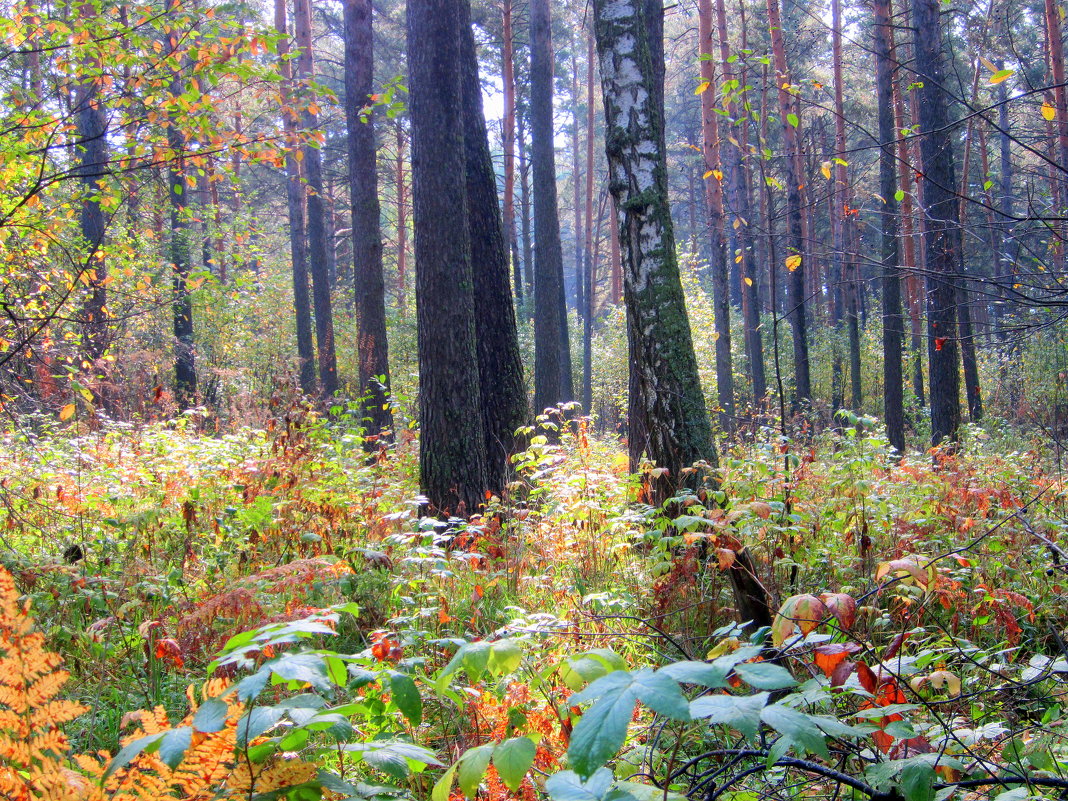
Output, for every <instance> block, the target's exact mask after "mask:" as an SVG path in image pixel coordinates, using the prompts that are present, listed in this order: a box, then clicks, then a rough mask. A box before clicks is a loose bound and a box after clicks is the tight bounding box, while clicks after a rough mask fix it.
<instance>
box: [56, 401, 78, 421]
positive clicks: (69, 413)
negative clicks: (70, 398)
mask: <svg viewBox="0 0 1068 801" xmlns="http://www.w3.org/2000/svg"><path fill="white" fill-rule="evenodd" d="M72 417H74V404H73V403H68V404H67V405H66V406H64V407H63V408H62V409H60V410H59V419H60V420H70V419H71V418H72Z"/></svg>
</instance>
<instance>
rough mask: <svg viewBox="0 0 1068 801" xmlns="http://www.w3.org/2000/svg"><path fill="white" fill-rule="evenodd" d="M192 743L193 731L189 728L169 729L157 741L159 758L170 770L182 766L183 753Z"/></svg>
mask: <svg viewBox="0 0 1068 801" xmlns="http://www.w3.org/2000/svg"><path fill="white" fill-rule="evenodd" d="M192 743H193V729H192V727H190V726H181V727H179V728H177V729H171V730H170V731H169V732H167V733H166V734H164V735H163V739H162V740H160V741H159V758H160V759H162V760H163V763H164V764H165V765H166V766H167V767H168V768H171V769H172V770H173V769H174V768H176V767H178V766H179V765H180V764H182V760H183V759H184V758H185V752H186V751H187V750H188V749H189V746H190V745H192Z"/></svg>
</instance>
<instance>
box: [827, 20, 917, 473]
mask: <svg viewBox="0 0 1068 801" xmlns="http://www.w3.org/2000/svg"><path fill="white" fill-rule="evenodd" d="M837 2H838V0H835V3H836V4H837ZM874 16H875V19H874V23H875V24H874V26H873V27H872V34H873V36H874V39H875V42H874V44H875V47H874V50H875V87H876V93H877V96H878V114H879V143H880V147H879V194H880V195H882V198H883V204H884V205H883V208H882V217H881V222H882V226H881V229H882V230H881V234H882V254H881V255H882V268H883V275H882V290H883V293H882V315H883V415H884V417H885V418H886V434H887V438H888V439H889V440H890V444H891V445H892V446H893V447H894V448H895V449H897V452H898V453H902V454H903V453H904V452H905V412H904V399H903V390H902V384H903V378H902V374H901V347H902V341H903V340H904V338H905V321H904V317H903V316H902V314H901V270H900V268H899V267H898V225H897V223H898V208H897V172H896V171H897V165H896V164H895V159H896V156H897V154H896V153H895V152H894V141H895V139H897V132H896V131H895V129H894V51H893V46H892V44H891V42H892V40H891V36H890V31H891V27H890V26H891V13H890V0H875V5H874Z"/></svg>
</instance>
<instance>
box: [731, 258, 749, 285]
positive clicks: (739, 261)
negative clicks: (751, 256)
mask: <svg viewBox="0 0 1068 801" xmlns="http://www.w3.org/2000/svg"><path fill="white" fill-rule="evenodd" d="M734 263H735V264H741V263H742V257H741V256H740V255H739V256H735V257H734ZM746 280H748V279H746Z"/></svg>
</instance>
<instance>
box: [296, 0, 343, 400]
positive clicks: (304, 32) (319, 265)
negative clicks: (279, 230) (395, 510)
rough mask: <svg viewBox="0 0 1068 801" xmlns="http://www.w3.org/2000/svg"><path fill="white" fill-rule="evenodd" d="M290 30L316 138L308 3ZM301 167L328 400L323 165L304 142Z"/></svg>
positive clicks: (333, 362)
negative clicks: (304, 179) (305, 188)
mask: <svg viewBox="0 0 1068 801" xmlns="http://www.w3.org/2000/svg"><path fill="white" fill-rule="evenodd" d="M293 30H294V33H295V38H296V43H297V71H298V73H299V75H300V78H301V80H302V81H303V82H304V84H305V92H306V93H307V94H306V97H307V98H309V99H310V100H311V102H308V103H305V104H304V106H303V108H302V109H301V115H300V116H301V126H302V127H303V128H304V133H305V136H307V137H318V136H319V135H320V131H319V120H318V118H319V115H318V113H317V111H316V108H317V106H316V105H315V103H314V97H315V94H314V92H312V91H311V84H312V83H313V82H314V80H315V55H314V53H313V52H312V16H311V0H293ZM302 152H303V154H304V158H303V160H302V163H303V165H304V169H305V178H306V180H307V201H306V208H307V214H308V220H307V222H308V264H309V267H310V273H311V279H312V303H313V305H314V307H315V344H316V347H317V348H318V356H319V388H320V389H321V390H322V393H323V395H325V396H326V397H328V398H329V397H331V396H332V395H333V394H334V393H335V392H337V356H336V355H335V352H334V314H333V310H332V309H331V300H330V289H331V287H330V265H329V260H328V257H327V253H326V251H327V241H326V198H325V197H324V195H323V161H322V155H321V153H320V151H319V148H318V147H316V146H313V145H312V144H311V142H310V141H309V142H306V144H305V145H304V147H303V149H302Z"/></svg>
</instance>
